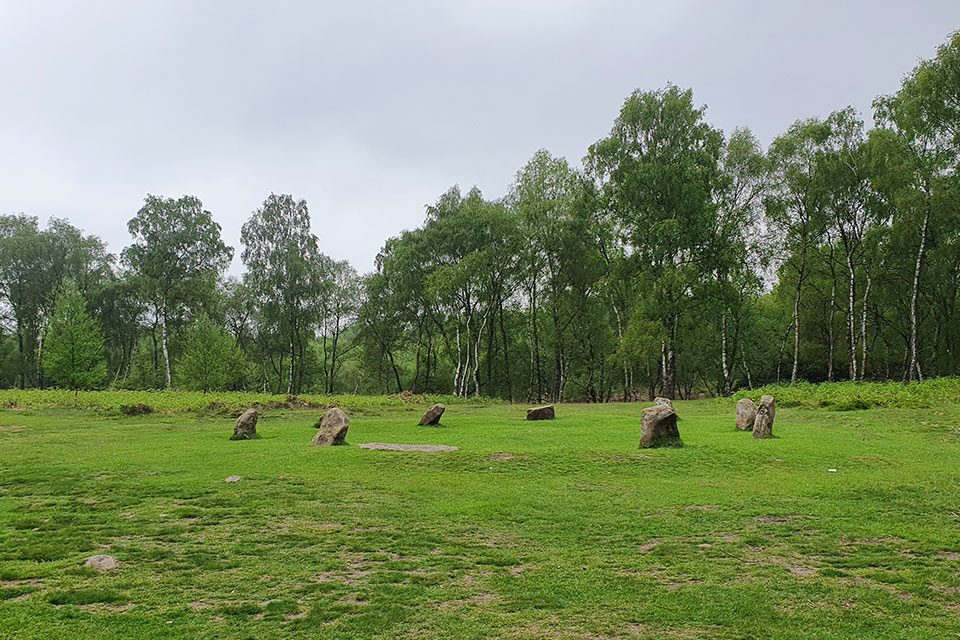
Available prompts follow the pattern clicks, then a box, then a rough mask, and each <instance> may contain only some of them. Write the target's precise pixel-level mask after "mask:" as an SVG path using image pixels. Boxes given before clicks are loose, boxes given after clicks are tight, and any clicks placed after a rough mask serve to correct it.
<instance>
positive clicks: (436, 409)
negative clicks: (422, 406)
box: [420, 402, 447, 427]
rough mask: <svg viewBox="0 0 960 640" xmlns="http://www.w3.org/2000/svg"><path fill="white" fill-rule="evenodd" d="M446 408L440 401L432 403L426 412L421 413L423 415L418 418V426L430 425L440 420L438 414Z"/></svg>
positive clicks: (441, 413) (440, 414)
mask: <svg viewBox="0 0 960 640" xmlns="http://www.w3.org/2000/svg"><path fill="white" fill-rule="evenodd" d="M446 410H447V406H446V405H445V404H443V403H442V402H438V403H437V404H435V405H433V406H432V407H430V408H429V409H427V412H426V413H425V414H423V417H422V418H420V426H421V427H423V426H432V425H435V424H438V423H439V422H440V416H442V415H443V412H444V411H446Z"/></svg>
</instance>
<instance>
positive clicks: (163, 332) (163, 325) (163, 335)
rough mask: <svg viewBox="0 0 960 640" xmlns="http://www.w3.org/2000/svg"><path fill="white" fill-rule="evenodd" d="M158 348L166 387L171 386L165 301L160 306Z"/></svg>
mask: <svg viewBox="0 0 960 640" xmlns="http://www.w3.org/2000/svg"><path fill="white" fill-rule="evenodd" d="M160 348H161V349H162V350H163V368H164V373H165V374H166V380H167V389H170V388H171V387H173V380H172V378H171V377H170V351H169V350H168V349H167V303H166V302H164V303H163V306H162V307H161V308H160Z"/></svg>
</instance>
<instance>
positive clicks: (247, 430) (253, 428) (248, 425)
mask: <svg viewBox="0 0 960 640" xmlns="http://www.w3.org/2000/svg"><path fill="white" fill-rule="evenodd" d="M259 419H260V414H259V413H258V412H257V410H256V409H247V410H246V411H244V412H243V413H242V414H240V417H239V418H237V424H236V426H235V427H234V428H233V435H232V436H230V439H231V440H249V439H251V438H256V437H257V420H259Z"/></svg>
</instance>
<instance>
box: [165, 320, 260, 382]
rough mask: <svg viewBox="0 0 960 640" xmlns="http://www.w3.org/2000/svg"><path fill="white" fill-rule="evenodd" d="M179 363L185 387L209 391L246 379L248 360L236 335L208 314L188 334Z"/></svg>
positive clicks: (180, 376)
mask: <svg viewBox="0 0 960 640" xmlns="http://www.w3.org/2000/svg"><path fill="white" fill-rule="evenodd" d="M178 365H179V366H178V376H179V379H180V384H181V386H182V387H183V388H185V389H191V390H199V391H204V392H206V391H222V390H224V389H226V388H227V387H228V386H230V385H231V384H232V383H234V382H236V381H237V380H239V379H242V378H243V376H244V371H245V369H246V367H247V362H246V357H245V356H244V354H243V352H242V351H241V350H240V349H239V347H237V343H236V341H235V340H234V338H233V337H232V336H230V334H228V333H227V332H226V331H224V330H223V329H222V328H221V327H218V326H217V325H215V324H214V323H213V321H211V320H210V318H209V317H206V316H204V317H202V318H201V319H200V320H198V321H197V322H196V324H194V326H193V327H192V328H191V329H190V331H189V332H188V333H187V338H186V341H185V342H184V347H183V356H181V358H180V360H179V362H178Z"/></svg>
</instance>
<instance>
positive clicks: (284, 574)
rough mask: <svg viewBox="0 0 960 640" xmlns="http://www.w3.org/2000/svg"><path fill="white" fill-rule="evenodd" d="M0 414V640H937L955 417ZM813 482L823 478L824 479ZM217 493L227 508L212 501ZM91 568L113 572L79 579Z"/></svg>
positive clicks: (950, 589) (953, 574)
mask: <svg viewBox="0 0 960 640" xmlns="http://www.w3.org/2000/svg"><path fill="white" fill-rule="evenodd" d="M676 405H677V410H678V413H679V414H680V416H681V422H680V432H681V435H682V437H683V440H684V442H685V443H686V447H685V448H684V449H659V450H645V451H639V450H638V449H637V445H638V442H639V439H640V430H639V418H638V416H639V412H640V410H641V408H642V407H643V406H647V405H640V404H636V405H604V406H598V405H572V406H568V405H563V406H560V407H558V419H557V420H555V421H552V422H532V423H528V422H524V421H523V415H524V407H521V406H510V405H494V406H489V407H483V406H472V405H462V406H451V407H450V408H448V410H447V413H446V415H445V416H444V419H443V421H442V425H443V426H442V427H439V428H430V427H418V426H416V423H417V420H418V419H419V414H420V412H421V411H422V410H423V409H424V407H423V406H419V405H416V406H410V407H407V408H406V409H403V408H390V407H375V408H372V409H370V410H367V411H363V412H359V411H358V412H356V413H352V414H351V417H352V419H353V422H352V424H351V427H350V432H349V435H348V438H347V440H348V442H350V443H351V444H352V445H356V444H359V443H364V442H397V443H424V444H447V445H455V446H458V447H460V451H457V452H451V453H406V452H382V451H368V450H365V449H360V448H358V447H356V446H349V447H336V448H318V447H309V446H308V443H309V442H310V440H311V438H312V437H313V435H314V433H315V431H314V429H313V428H312V426H311V425H312V424H313V423H314V422H315V421H316V420H317V418H318V416H319V415H320V412H319V411H308V410H302V411H290V410H275V411H269V410H268V411H267V412H266V414H265V415H264V416H263V417H262V418H261V420H260V424H259V426H258V431H259V432H260V434H261V435H262V436H263V437H262V439H260V440H250V441H239V442H237V441H230V440H228V438H229V436H230V435H231V433H232V425H233V418H230V417H229V416H203V415H199V414H167V415H161V414H152V415H144V416H137V417H126V416H109V415H102V414H97V413H94V412H91V411H78V412H73V411H66V410H7V411H4V412H0V425H3V426H0V581H2V590H0V637H2V638H43V639H44V640H50V639H52V638H118V639H119V638H255V639H257V640H265V639H268V638H391V637H396V638H490V637H503V638H631V637H639V638H650V639H655V638H731V639H732V638H763V639H778V638H782V639H788V638H789V639H794V638H823V639H827V638H871V639H874V638H884V639H886V638H915V639H918V640H920V639H924V640H926V639H929V638H955V637H957V635H958V634H960V405H957V404H949V403H948V404H943V405H941V406H939V407H937V408H933V409H871V410H865V411H852V412H829V411H824V410H815V409H802V408H788V407H783V408H780V409H778V413H777V421H776V425H775V427H774V433H775V435H776V436H777V437H776V438H775V439H773V440H768V441H758V440H753V439H752V438H751V437H750V434H749V433H741V432H737V431H735V430H734V429H733V404H732V402H727V403H725V404H724V403H720V402H716V401H695V402H678V403H676ZM828 469H836V472H829V471H828ZM231 475H239V476H241V480H240V481H238V482H236V483H229V484H228V483H225V482H224V479H225V478H226V477H228V476H231ZM93 554H110V555H113V556H115V557H116V558H117V560H118V561H119V563H120V568H119V569H118V570H116V571H112V572H108V573H103V574H99V573H97V572H96V571H94V570H92V569H85V568H83V567H82V563H83V560H84V559H85V558H86V557H87V556H89V555H93Z"/></svg>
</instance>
